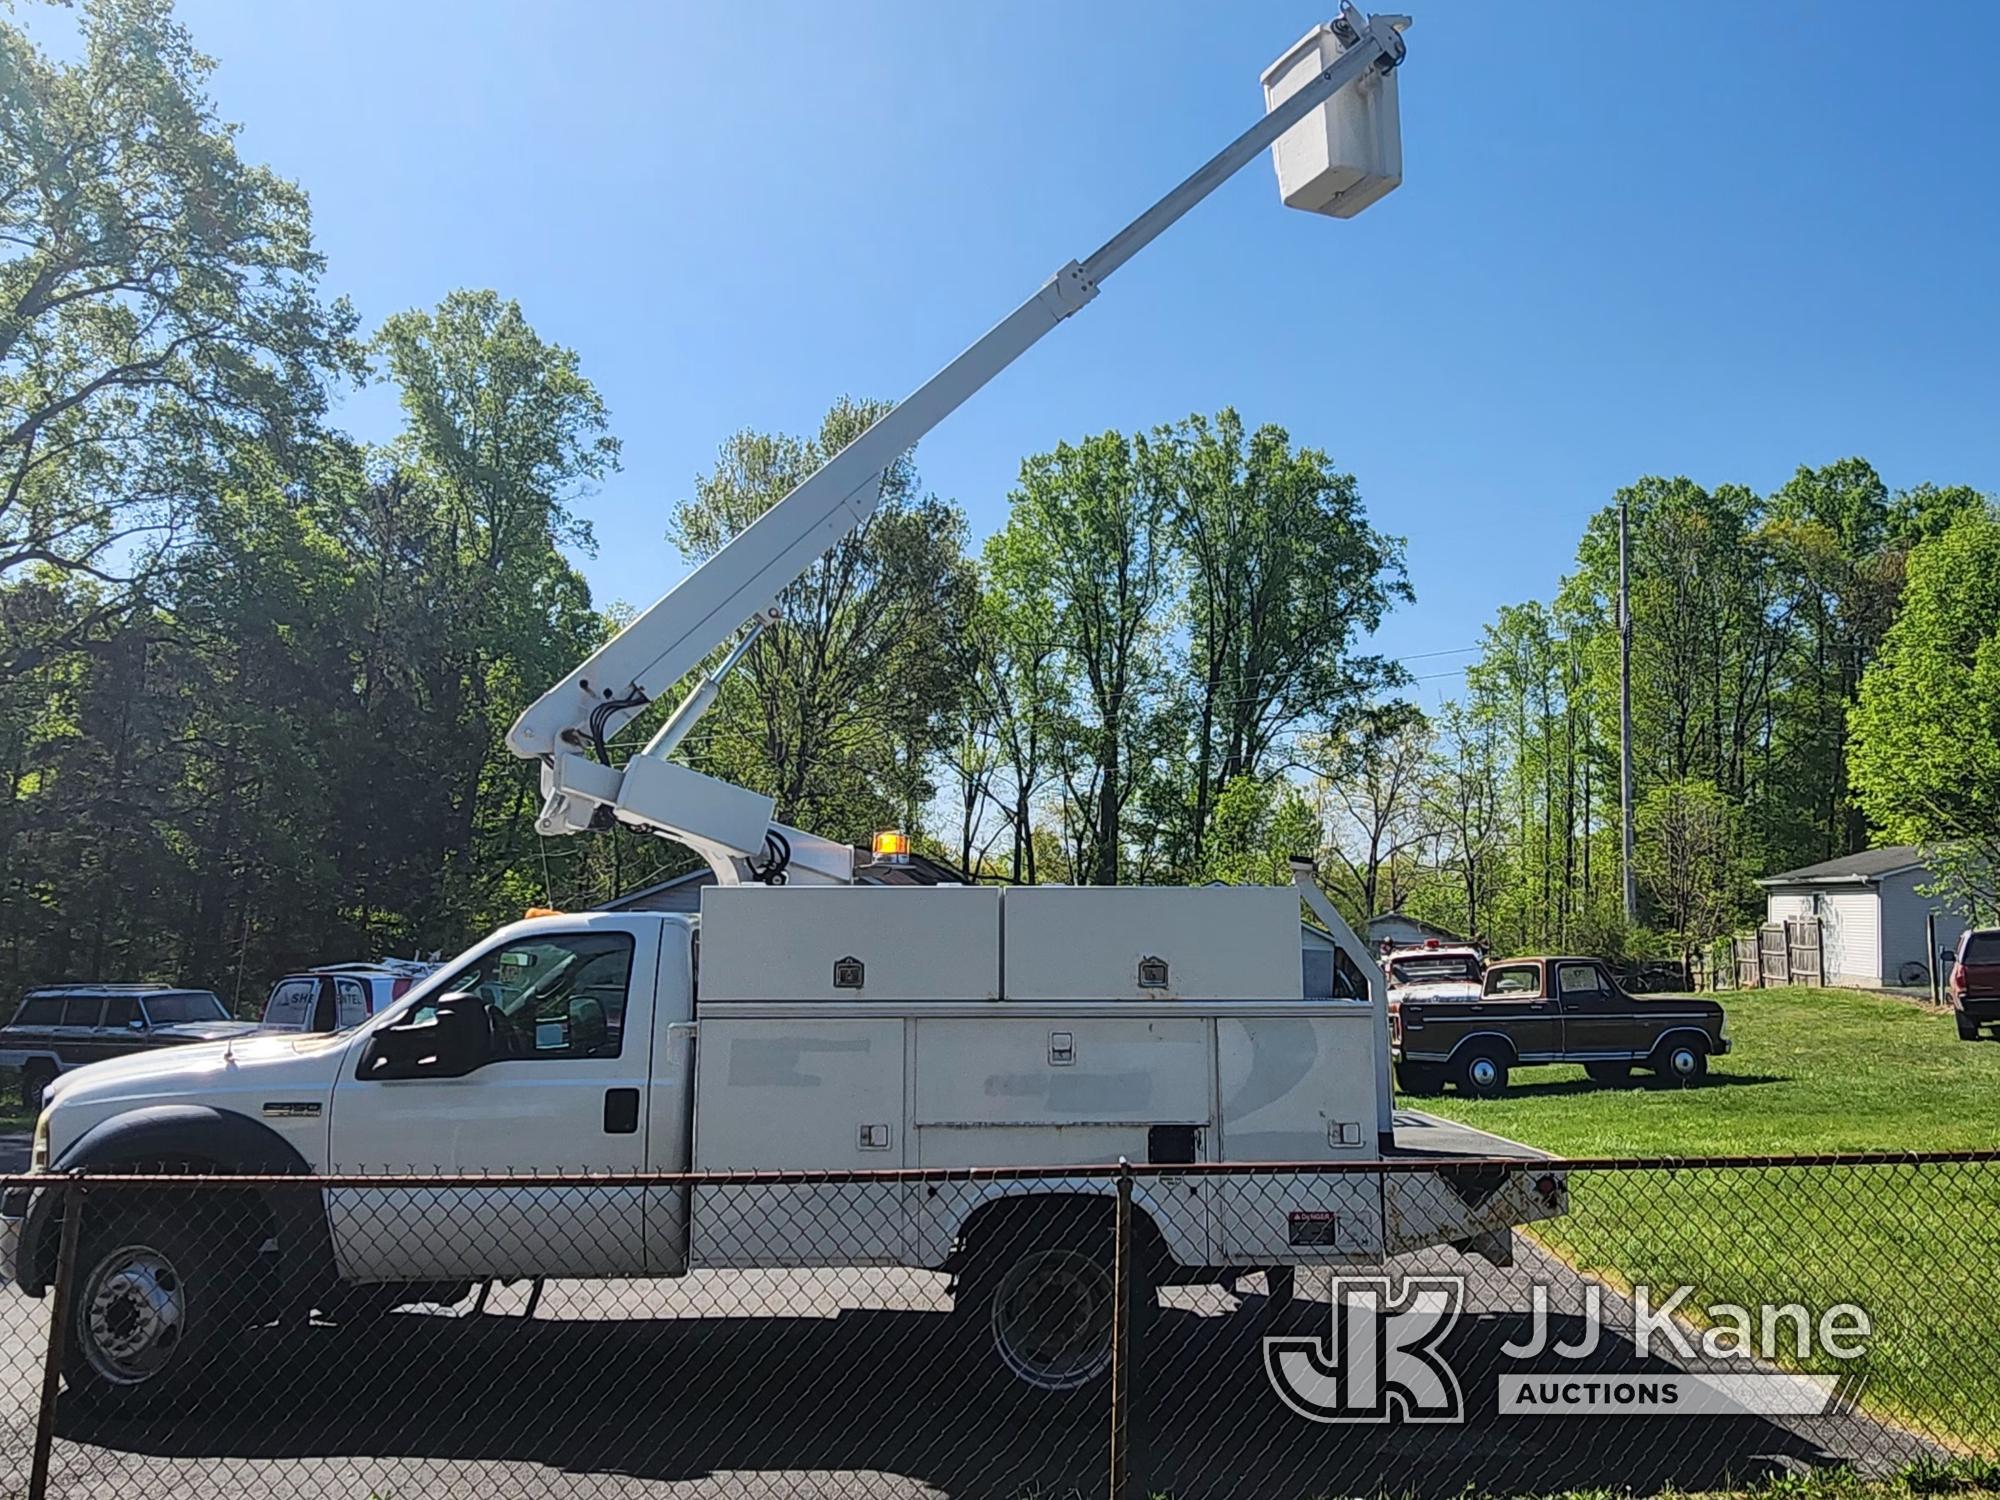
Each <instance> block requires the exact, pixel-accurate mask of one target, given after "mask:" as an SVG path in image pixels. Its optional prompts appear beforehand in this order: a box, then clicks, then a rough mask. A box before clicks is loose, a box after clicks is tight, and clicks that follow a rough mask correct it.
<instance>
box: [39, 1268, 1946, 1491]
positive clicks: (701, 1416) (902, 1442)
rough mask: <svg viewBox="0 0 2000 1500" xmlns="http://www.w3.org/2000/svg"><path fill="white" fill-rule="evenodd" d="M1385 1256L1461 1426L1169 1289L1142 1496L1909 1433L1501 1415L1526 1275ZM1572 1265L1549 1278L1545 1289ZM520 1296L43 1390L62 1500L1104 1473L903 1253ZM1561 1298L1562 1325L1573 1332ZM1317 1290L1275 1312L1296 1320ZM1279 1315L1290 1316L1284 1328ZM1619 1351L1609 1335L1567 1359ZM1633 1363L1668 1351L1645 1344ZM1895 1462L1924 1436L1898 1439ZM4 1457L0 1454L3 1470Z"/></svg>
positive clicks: (1752, 1464) (1252, 1322)
mask: <svg viewBox="0 0 2000 1500" xmlns="http://www.w3.org/2000/svg"><path fill="white" fill-rule="evenodd" d="M1398 1269H1400V1270H1406V1271H1407V1270H1410V1269H1426V1270H1433V1271H1452V1270H1458V1271H1462V1272H1464V1273H1465V1274H1467V1275H1468V1277H1470V1278H1471V1286H1472V1288H1473V1289H1474V1294H1473V1298H1472V1302H1471V1305H1470V1306H1469V1307H1468V1309H1467V1314H1466V1316H1465V1317H1464V1318H1462V1319H1461V1321H1460V1323H1459V1325H1458V1327H1457V1329H1456V1330H1455V1332H1454V1333H1453V1334H1452V1336H1451V1338H1450V1339H1449V1340H1448V1342H1447V1344H1446V1345H1445V1348H1444V1352H1445V1354H1446V1356H1447V1358H1449V1359H1450V1360H1451V1361H1452V1363H1453V1365H1454V1367H1455V1368H1456V1369H1457V1370H1458V1371H1459V1373H1460V1377H1461V1380H1462V1381H1463V1384H1464V1386H1465V1389H1466V1391H1467V1395H1468V1399H1469V1402H1470V1405H1471V1412H1470V1415H1469V1420H1468V1421H1467V1422H1466V1423H1465V1424H1464V1425H1463V1426H1457V1427H1445V1428H1440V1427H1414V1426H1401V1427H1385V1428H1353V1427H1323V1426H1318V1425H1315V1424H1313V1423H1310V1422H1307V1421H1305V1420H1303V1419H1301V1418H1299V1417H1296V1416H1294V1415H1292V1414H1291V1413H1289V1412H1287V1411H1286V1410H1285V1409H1284V1408H1283V1407H1282V1406H1281V1405H1280V1404H1279V1402H1278V1400H1277V1399H1276V1397H1275V1396H1274V1394H1273V1393H1272V1392H1271V1390H1270V1389H1269V1387H1268V1385H1267V1384H1266V1382H1265V1379H1264V1376H1263V1374H1262V1369H1261V1346H1260V1343H1259V1340H1260V1336H1261V1335H1262V1334H1263V1333H1264V1332H1266V1331H1269V1328H1270V1324H1269V1322H1268V1321H1267V1320H1265V1319H1263V1318H1262V1317H1261V1316H1260V1313H1261V1309H1262V1299H1261V1298H1260V1297H1256V1296H1250V1297H1247V1298H1246V1299H1244V1300H1243V1302H1242V1303H1240V1304H1239V1303H1238V1301H1237V1300H1236V1299H1234V1298H1232V1297H1229V1296H1226V1295H1224V1294H1222V1293H1220V1292H1211V1291H1203V1292H1199V1293H1197V1292H1173V1293H1169V1294H1168V1299H1167V1300H1168V1304H1169V1305H1168V1306H1166V1307H1165V1308H1164V1309H1163V1311H1162V1313H1161V1315H1160V1318H1159V1320H1158V1322H1157V1324H1156V1325H1155V1327H1154V1328H1153V1330H1152V1332H1151V1334H1150V1336H1149V1337H1148V1339H1147V1340H1146V1341H1145V1343H1144V1345H1143V1346H1142V1347H1141V1348H1140V1349H1139V1350H1138V1351H1137V1356H1136V1365H1135V1368H1136V1369H1137V1371H1138V1376H1139V1379H1138V1402H1137V1407H1136V1410H1135V1419H1134V1450H1135V1456H1134V1469H1135V1477H1136V1480H1137V1484H1136V1486H1135V1488H1136V1489H1137V1491H1138V1492H1139V1493H1158V1492H1168V1493H1172V1494H1173V1495H1175V1496H1177V1497H1193V1496H1211V1495H1213V1496H1225V1495H1242V1496H1246V1497H1247V1496H1258V1497H1266V1496H1268V1497H1271V1500H1306V1497H1309V1496H1314V1495H1325V1494H1360V1493H1375V1492H1378V1491H1380V1490H1384V1489H1387V1490H1391V1491H1395V1492H1403V1491H1407V1492H1409V1493H1411V1494H1412V1495H1417V1496H1425V1497H1432V1496H1435V1497H1444V1496H1453V1495H1457V1494H1459V1493H1460V1492H1462V1491H1464V1490H1466V1489H1468V1488H1480V1489H1487V1490H1493V1491H1505V1490H1512V1489H1533V1490H1537V1491H1548V1490H1563V1489H1598V1488H1602V1489H1627V1488H1629V1489H1633V1490H1637V1491H1641V1492H1644V1491H1648V1490H1652V1489H1657V1488H1661V1487H1664V1486H1667V1485H1672V1486H1675V1487H1678V1488H1681V1489H1684V1490H1705V1489H1714V1488H1718V1487H1721V1486H1722V1485H1724V1484H1726V1483H1729V1482H1732V1481H1734V1482H1742V1481H1745V1480H1750V1479H1754V1478H1757V1477H1759V1476H1761V1475H1766V1474H1769V1473H1772V1472H1775V1471H1780V1470H1788V1469H1796V1468H1799V1467H1803V1466H1807V1465H1813V1464H1820V1463H1825V1462H1827V1461H1829V1460H1830V1459H1833V1458H1837V1457H1841V1456H1855V1457H1857V1458H1860V1459H1861V1460H1862V1461H1863V1462H1864V1464H1870V1463H1880V1462H1884V1461H1888V1460H1889V1458H1892V1457H1893V1455H1891V1454H1889V1449H1890V1448H1891V1447H1892V1446H1893V1445H1894V1444H1896V1443H1903V1442H1905V1441H1906V1440H1904V1439H1902V1438H1900V1437H1899V1436H1898V1435H1896V1434H1893V1433H1890V1432H1888V1431H1887V1430H1886V1429H1883V1428H1880V1427H1878V1426H1876V1424H1874V1423H1872V1422H1868V1421H1865V1420H1861V1419H1856V1418H1851V1417H1850V1418H1846V1419H1842V1420H1825V1421H1822V1420H1814V1421H1810V1422H1800V1423H1794V1424H1791V1425H1789V1426H1787V1425H1782V1424H1779V1423H1776V1422H1770V1421H1764V1420H1760V1419H1751V1418H1739V1419H1730V1420H1709V1419H1704V1420H1702V1421H1699V1422H1694V1421H1687V1420H1685V1419H1681V1420H1676V1419H1674V1418H1670V1417H1645V1418H1626V1419H1616V1418H1604V1417H1594V1418H1579V1417H1568V1418H1540V1419H1524V1418H1519V1417H1500V1416H1498V1415H1497V1414H1496V1412H1495V1410H1494V1405H1495V1400H1494V1392H1493V1378H1492V1377H1493V1375H1494V1373H1496V1372H1497V1370H1498V1369H1499V1368H1500V1365H1499V1357H1498V1353H1497V1351H1498V1348H1499V1345H1500V1344H1501V1343H1502V1342H1505V1341H1507V1340H1509V1339H1520V1338H1521V1337H1523V1336H1524V1335H1525V1333H1526V1331H1527V1318H1526V1316H1525V1313H1524V1312H1523V1311H1522V1310H1523V1309H1525V1308H1526V1307H1527V1306H1528V1305H1529V1302H1528V1295H1527V1287H1528V1284H1529V1282H1530V1281H1531V1280H1532V1279H1533V1278H1534V1277H1535V1276H1536V1275H1551V1276H1553V1277H1555V1278H1557V1279H1560V1278H1562V1277H1563V1276H1565V1275H1566V1273H1565V1272H1563V1271H1562V1269H1561V1268H1560V1267H1553V1266H1551V1265H1548V1264H1546V1263H1541V1262H1537V1261H1535V1260H1533V1259H1532V1258H1531V1257H1530V1258H1528V1259H1527V1260H1526V1261H1525V1263H1524V1264H1523V1265H1522V1266H1519V1267H1517V1268H1516V1269H1515V1270H1513V1271H1511V1272H1507V1273H1499V1272H1495V1271H1493V1270H1492V1269H1491V1268H1490V1267H1487V1266H1485V1264H1484V1263H1483V1262H1473V1261H1467V1260H1463V1259H1462V1258H1460V1257H1458V1256H1456V1255H1454V1254H1450V1253H1448V1252H1447V1253H1439V1252H1432V1253H1430V1254H1429V1255H1427V1256H1426V1257H1424V1258H1422V1261H1421V1262H1420V1263H1419V1262H1417V1261H1416V1258H1412V1264H1410V1265H1406V1266H1401V1267H1398ZM1571 1284H1572V1286H1573V1285H1574V1281H1573V1278H1572V1279H1571ZM523 1290H524V1289H522V1288H518V1287H517V1288H510V1289H506V1290H504V1291H502V1292H500V1293H497V1294H496V1296H495V1299H494V1302H493V1304H492V1307H491V1308H490V1309H489V1311H488V1312H487V1314H486V1315H484V1316H480V1317H471V1316H448V1315H426V1314H421V1313H405V1314H398V1315H396V1316H395V1317H393V1318H391V1319H389V1320H387V1322H386V1323H384V1324H381V1325H378V1326H375V1327H363V1328H356V1329H336V1328H315V1329H313V1330H311V1331H310V1332H309V1333H307V1334H306V1335H304V1336H302V1337H295V1338H293V1339H291V1340H288V1341H282V1342H273V1343H272V1344H271V1345H269V1346H267V1347H263V1348H258V1349H253V1350H252V1357H251V1358H250V1359H249V1360H248V1361H247V1362H246V1363H245V1365H244V1366H243V1368H242V1369H241V1370H240V1371H239V1372H238V1377H237V1379H236V1381H235V1384H234V1388H233V1389H232V1390H230V1391H229V1392H228V1393H226V1394H224V1393H221V1392H218V1393H217V1394H216V1395H215V1397H214V1398H213V1399H212V1400H211V1402H210V1404H209V1407H208V1409H207V1410H204V1411H201V1412H198V1413H179V1414H176V1415H174V1416H173V1418H172V1419H171V1420H164V1421H159V1422H153V1423H140V1422H134V1421H130V1420H127V1421H110V1420H107V1419H103V1418H100V1417H95V1416H93V1415H91V1414H89V1413H87V1412H85V1411H83V1410H81V1409H79V1408H78V1407H77V1406H76V1405H75V1404H74V1403H72V1402H71V1401H69V1399H68V1398H67V1397H65V1399H64V1402H63V1405H62V1409H61V1413H60V1416H59V1433H60V1439H61V1440H60V1441H59V1442H58V1444H57V1447H56V1453H55V1459H56V1465H55V1475H56V1483H55V1484H54V1486H53V1487H52V1493H53V1494H56V1495H61V1496H72V1497H83V1496H92V1497H96V1496H109V1495H113V1494H116V1495H119V1496H153V1495H158V1496H168V1495H173V1496H180V1495H191V1494H202V1493H215V1492H227V1493H229V1494H231V1495H235V1496H244V1497H277V1496H294V1495H300V1496H303V1495H311V1496H331V1495H340V1496H349V1495H351V1496H354V1497H356V1500H370V1497H382V1500H388V1497H406V1496H407V1497H424V1500H435V1497H440V1496H460V1495H462V1496H467V1497H473V1496H478V1497H482V1500H483V1497H486V1496H492V1495H517V1494H518V1495H542V1494H557V1495H569V1494H574V1495H592V1496H596V1495H605V1496H621V1497H623V1496H638V1495H647V1496H653V1495H698V1496H710V1495H715V1496H745V1495H754V1496H765V1495H768V1496H773V1497H775V1496H781V1495H785V1496H790V1495H801V1494H804V1495H838V1496H843V1497H849V1496H875V1495H895V1496H928V1495H939V1494H948V1495H954V1496H958V1495H964V1496H995V1497H1007V1500H1019V1497H1024V1496H1036V1497H1056V1496H1066V1495H1070V1494H1080V1495H1096V1494H1101V1493H1102V1492H1103V1486H1104V1475H1105V1470H1106V1446H1105V1426H1106V1422H1105V1411H1104V1407H1103V1404H1102V1402H1101V1401H1100V1400H1096V1399H1082V1400H1076V1399H1062V1398H1056V1399H1050V1398H1047V1397H1037V1396H1034V1395H1032V1394H1027V1393H1023V1392H1021V1391H1020V1390H1018V1389H1017V1388H1015V1387H1013V1386H1012V1385H1011V1384H1008V1383H1006V1382H1004V1381H999V1380H994V1379H991V1378H988V1377H987V1376H986V1375H985V1374H984V1373H983V1371H982V1367H981V1361H980V1359H979V1357H978V1356H977V1354H976V1351H973V1350H972V1349H971V1347H970V1345H969V1344H968V1341H967V1338H966V1330H964V1329H963V1328H962V1327H961V1326H960V1325H959V1324H958V1323H957V1321H956V1320H954V1319H953V1318H951V1317H950V1316H948V1315H947V1314H946V1313H945V1312H944V1308H945V1307H946V1305H947V1299H946V1298H945V1296H944V1294H943V1281H942V1278H939V1277H934V1276H929V1275H925V1274H922V1273H914V1272H904V1271H871V1272H758V1273H752V1274H739V1275H733V1276H732V1275H726V1274H722V1273H701V1274H697V1275H695V1276H692V1277H688V1278H686V1279H684V1280H681V1281H676V1282H624V1283H609V1284H589V1283H562V1284H556V1285H552V1286H551V1287H550V1288H549V1289H548V1293H547V1295H546V1296H545V1297H544V1298H543V1300H542V1304H541V1307H540V1308H539V1310H538V1312H537V1316H536V1318H535V1319H534V1320H533V1321H526V1320H523V1319H521V1318H519V1317H518V1316H515V1317H509V1316H502V1315H500V1314H501V1313H502V1312H503V1311H505V1312H513V1313H518V1312H519V1311H520V1309H521V1306H522V1301H523ZM1573 1306H1574V1301H1573V1300H1565V1299H1564V1298H1562V1297H1558V1299H1557V1301H1556V1310H1557V1313H1558V1330H1557V1331H1558V1332H1568V1333H1571V1334H1573V1333H1574V1332H1575V1330H1576V1327H1577V1322H1576V1320H1575V1318H1574V1317H1573V1316H1571V1312H1572V1309H1573ZM25 1311H27V1308H25V1307H23V1305H22V1304H20V1303H13V1304H11V1305H9V1306H7V1307H5V1308H0V1317H6V1318H9V1319H11V1321H8V1322H6V1323H4V1324H0V1329H4V1332H0V1353H4V1356H5V1363H4V1373H5V1377H6V1386H5V1389H4V1391H0V1416H3V1417H4V1421H5V1432H4V1441H5V1443H6V1449H7V1451H6V1453H5V1455H4V1457H0V1493H9V1492H11V1491H12V1490H13V1489H14V1488H16V1487H18V1486H19V1485H20V1483H21V1482H22V1477H23V1476H24V1475H25V1470H26V1463H27V1448H26V1444H27V1437H28V1433H29V1432H30V1430H31V1426H32V1413H33V1404H34V1396H35V1391H36V1380H37V1378H38V1373H39V1361H40V1346H39V1337H40V1334H39V1326H38V1319H35V1318H32V1317H30V1318H23V1317H21V1316H20V1314H21V1313H23V1312H25ZM1325 1316H1326V1314H1325V1310H1324V1307H1323V1305H1322V1306H1318V1307H1314V1306H1309V1305H1304V1304H1303V1303H1302V1304H1301V1305H1300V1306H1299V1307H1298V1308H1297V1309H1296V1310H1295V1314H1294V1318H1295V1319H1296V1320H1297V1322H1298V1324H1299V1325H1300V1326H1304V1327H1310V1328H1318V1327H1320V1326H1322V1323H1323V1320H1324V1318H1325ZM1289 1321H1291V1320H1288V1322H1289ZM1586 1367H1587V1368H1590V1369H1595V1370H1602V1371H1614V1370H1620V1371H1638V1370H1640V1369H1642V1368H1644V1367H1642V1366H1641V1364H1640V1362H1639V1361H1638V1360H1637V1358H1636V1357H1635V1355H1634V1353H1633V1351H1632V1348H1631V1345H1630V1344H1629V1342H1625V1341H1621V1340H1617V1339H1607V1340H1606V1341H1605V1346H1604V1347H1603V1348H1602V1349H1601V1350H1600V1351H1599V1353H1598V1355H1597V1356H1596V1357H1595V1358H1594V1359H1593V1360H1592V1361H1590V1362H1589V1363H1588V1365H1587V1366H1586ZM1652 1368H1653V1369H1655V1370H1658V1369H1664V1368H1667V1367H1665V1366H1660V1365H1657V1364H1655V1365H1654V1366H1653V1367H1652ZM1908 1450H1909V1453H1910V1454H1911V1455H1914V1453H1916V1452H1918V1451H1921V1449H1920V1445H1916V1444H1908ZM9 1470H12V1471H13V1472H12V1473H10V1472H9Z"/></svg>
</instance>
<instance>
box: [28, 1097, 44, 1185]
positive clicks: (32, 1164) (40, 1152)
mask: <svg viewBox="0 0 2000 1500" xmlns="http://www.w3.org/2000/svg"><path fill="white" fill-rule="evenodd" d="M48 1169H49V1112H48V1111H47V1110H43V1111H42V1112H41V1115H40V1116H39V1117H38V1118H37V1119H36V1121H35V1148H34V1151H33V1152H32V1154H30V1156H29V1157H28V1170H29V1171H30V1172H46V1171H48Z"/></svg>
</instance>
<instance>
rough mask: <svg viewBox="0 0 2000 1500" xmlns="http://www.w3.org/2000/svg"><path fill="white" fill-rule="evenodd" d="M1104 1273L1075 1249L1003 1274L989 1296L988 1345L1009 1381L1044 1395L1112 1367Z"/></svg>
mask: <svg viewBox="0 0 2000 1500" xmlns="http://www.w3.org/2000/svg"><path fill="white" fill-rule="evenodd" d="M1112 1292H1113V1288H1112V1281H1111V1272H1110V1270H1109V1269H1108V1268H1107V1267H1106V1266H1104V1265H1103V1264H1102V1263H1100V1262H1099V1261H1097V1260H1095V1259H1093V1258H1092V1257H1090V1256H1088V1255H1085V1254H1083V1253H1081V1252H1080V1251H1075V1250H1042V1251H1037V1252H1035V1253H1033V1254H1030V1255H1026V1256H1023V1257H1022V1258H1021V1259H1020V1260H1018V1261H1016V1262H1015V1263H1014V1264H1013V1265H1011V1266H1009V1267H1008V1268H1007V1273H1006V1275H1004V1276H1002V1277H1001V1278H1000V1285H999V1286H998V1287H997V1288H995V1290H994V1294H993V1343H994V1346H995V1347H996V1348H997V1349H998V1350H999V1351H1000V1358H1001V1360H1002V1361H1004V1362H1005V1364H1006V1366H1007V1368H1008V1369H1009V1370H1011V1371H1012V1372H1013V1373H1014V1375H1015V1376H1016V1378H1018V1379H1020V1380H1022V1381H1024V1382H1026V1383H1027V1384H1029V1385H1032V1386H1034V1387H1036V1388H1037V1389H1040V1390H1045V1391H1066V1390H1071V1389H1074V1388H1075V1387H1077V1386H1080V1385H1084V1384H1087V1383H1088V1382H1090V1381H1092V1380H1094V1379H1096V1378H1097V1376H1099V1375H1100V1374H1102V1373H1103V1372H1104V1369H1105V1367H1106V1366H1107V1365H1109V1364H1110V1363H1111V1300H1112Z"/></svg>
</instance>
